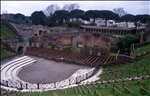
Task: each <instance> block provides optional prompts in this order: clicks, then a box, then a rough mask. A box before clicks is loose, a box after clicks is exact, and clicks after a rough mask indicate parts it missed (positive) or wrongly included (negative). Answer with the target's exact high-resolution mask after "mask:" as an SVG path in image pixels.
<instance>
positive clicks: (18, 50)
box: [17, 46, 24, 54]
mask: <svg viewBox="0 0 150 96" xmlns="http://www.w3.org/2000/svg"><path fill="white" fill-rule="evenodd" d="M23 50H24V47H23V46H19V47H18V49H17V52H18V53H19V54H22V53H23Z"/></svg>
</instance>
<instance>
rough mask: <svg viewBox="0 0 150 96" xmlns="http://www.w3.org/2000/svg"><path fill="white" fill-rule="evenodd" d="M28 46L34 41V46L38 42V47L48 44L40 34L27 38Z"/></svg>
mask: <svg viewBox="0 0 150 96" xmlns="http://www.w3.org/2000/svg"><path fill="white" fill-rule="evenodd" d="M29 42H30V46H32V43H34V46H36V44H37V43H38V44H39V46H40V47H47V46H48V39H47V38H45V37H42V36H41V35H35V36H33V37H31V38H30V39H29Z"/></svg>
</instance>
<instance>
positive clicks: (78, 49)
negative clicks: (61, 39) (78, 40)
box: [73, 47, 81, 53]
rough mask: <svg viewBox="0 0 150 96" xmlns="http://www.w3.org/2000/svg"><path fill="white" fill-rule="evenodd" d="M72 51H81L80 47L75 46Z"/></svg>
mask: <svg viewBox="0 0 150 96" xmlns="http://www.w3.org/2000/svg"><path fill="white" fill-rule="evenodd" d="M73 51H74V52H76V53H79V52H80V51H81V48H79V47H76V48H75V49H73Z"/></svg>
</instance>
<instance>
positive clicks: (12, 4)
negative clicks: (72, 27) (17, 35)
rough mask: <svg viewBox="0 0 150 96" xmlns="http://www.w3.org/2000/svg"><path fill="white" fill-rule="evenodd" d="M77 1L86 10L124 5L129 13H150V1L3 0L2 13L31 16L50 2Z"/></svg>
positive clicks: (108, 8)
mask: <svg viewBox="0 0 150 96" xmlns="http://www.w3.org/2000/svg"><path fill="white" fill-rule="evenodd" d="M70 3H77V4H78V5H79V6H80V8H79V9H82V10H84V11H87V10H111V11H112V10H113V8H117V7H123V8H124V10H125V11H127V12H128V13H129V14H133V15H137V14H149V15H150V1H1V13H3V12H5V11H7V12H8V13H22V14H24V15H26V16H30V15H31V14H32V13H33V12H34V11H41V10H42V11H43V10H44V9H46V7H47V6H48V5H50V4H58V5H59V6H60V7H61V8H62V6H63V5H64V4H70Z"/></svg>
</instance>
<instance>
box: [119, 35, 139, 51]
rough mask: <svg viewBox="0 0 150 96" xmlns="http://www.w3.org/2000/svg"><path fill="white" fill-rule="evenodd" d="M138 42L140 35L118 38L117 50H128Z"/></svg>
mask: <svg viewBox="0 0 150 96" xmlns="http://www.w3.org/2000/svg"><path fill="white" fill-rule="evenodd" d="M139 41H140V34H137V35H132V34H128V35H126V36H125V37H122V38H120V40H119V41H118V43H117V46H118V48H119V49H125V48H130V46H131V44H135V43H139Z"/></svg>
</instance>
